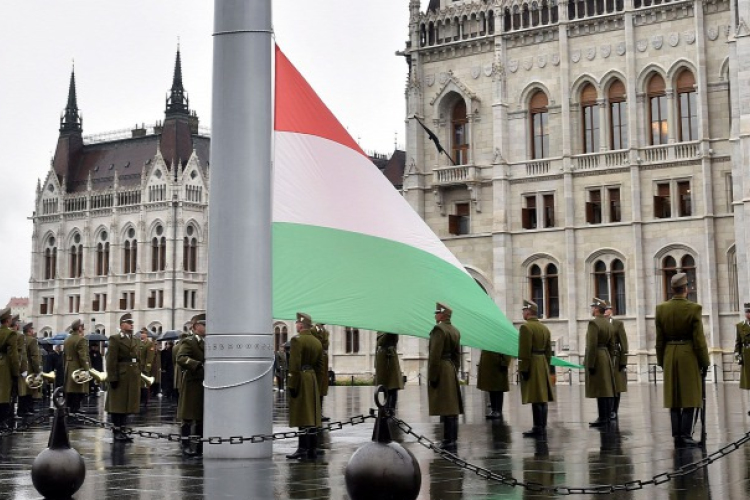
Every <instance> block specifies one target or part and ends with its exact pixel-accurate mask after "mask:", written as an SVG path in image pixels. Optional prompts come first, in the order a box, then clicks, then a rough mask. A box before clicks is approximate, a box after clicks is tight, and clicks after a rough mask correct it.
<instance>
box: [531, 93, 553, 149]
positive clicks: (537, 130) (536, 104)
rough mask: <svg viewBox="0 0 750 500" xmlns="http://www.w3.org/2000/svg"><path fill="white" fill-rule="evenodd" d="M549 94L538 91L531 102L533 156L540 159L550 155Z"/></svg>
mask: <svg viewBox="0 0 750 500" xmlns="http://www.w3.org/2000/svg"><path fill="white" fill-rule="evenodd" d="M548 104H549V101H548V100H547V94H545V93H544V92H542V91H541V90H539V91H537V92H536V93H535V94H534V95H533V96H532V97H531V101H530V102H529V113H530V114H531V137H532V141H531V158H532V159H535V160H536V159H540V158H546V157H548V156H549V110H548V109H547V105H548Z"/></svg>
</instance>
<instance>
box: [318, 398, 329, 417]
mask: <svg viewBox="0 0 750 500" xmlns="http://www.w3.org/2000/svg"><path fill="white" fill-rule="evenodd" d="M320 415H321V417H320V421H321V422H328V421H330V420H331V417H326V416H325V415H323V396H320Z"/></svg>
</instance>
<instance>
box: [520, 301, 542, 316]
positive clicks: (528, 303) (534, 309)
mask: <svg viewBox="0 0 750 500" xmlns="http://www.w3.org/2000/svg"><path fill="white" fill-rule="evenodd" d="M522 309H528V310H529V311H531V312H533V313H534V314H536V313H537V312H538V311H539V306H537V305H536V304H535V303H534V302H532V301H530V300H526V299H523V308H522Z"/></svg>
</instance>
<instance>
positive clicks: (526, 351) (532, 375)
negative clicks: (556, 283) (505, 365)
mask: <svg viewBox="0 0 750 500" xmlns="http://www.w3.org/2000/svg"><path fill="white" fill-rule="evenodd" d="M537 314H538V306H537V305H536V304H535V303H534V302H532V301H530V300H525V299H524V301H523V319H524V321H526V322H525V323H524V324H523V325H521V328H519V331H518V372H519V373H520V375H521V402H522V403H523V404H529V403H531V416H532V419H533V422H534V424H533V425H534V426H533V427H532V429H531V430H529V431H526V432H524V433H523V435H524V437H540V438H544V437H545V436H546V433H547V403H549V402H550V401H554V400H555V396H554V393H553V392H552V382H551V381H550V378H549V365H550V361H551V359H552V335H551V334H550V331H549V328H547V327H546V326H545V325H543V324H542V323H541V322H540V321H539V318H537Z"/></svg>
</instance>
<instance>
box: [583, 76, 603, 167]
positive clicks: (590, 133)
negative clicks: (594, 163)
mask: <svg viewBox="0 0 750 500" xmlns="http://www.w3.org/2000/svg"><path fill="white" fill-rule="evenodd" d="M596 97H597V96H596V89H595V88H594V86H593V85H591V84H590V83H587V84H586V85H584V87H583V89H582V90H581V115H582V116H583V127H582V129H583V130H582V132H583V152H584V153H595V152H597V151H599V106H598V105H597V103H596Z"/></svg>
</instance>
